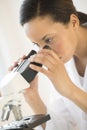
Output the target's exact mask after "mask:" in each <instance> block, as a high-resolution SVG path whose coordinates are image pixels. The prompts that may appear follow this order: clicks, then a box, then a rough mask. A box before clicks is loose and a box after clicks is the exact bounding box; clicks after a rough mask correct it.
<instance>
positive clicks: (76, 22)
mask: <svg viewBox="0 0 87 130" xmlns="http://www.w3.org/2000/svg"><path fill="white" fill-rule="evenodd" d="M70 24H71V25H72V27H73V28H77V27H78V26H79V25H80V21H79V18H78V17H77V16H76V15H75V14H71V15H70Z"/></svg>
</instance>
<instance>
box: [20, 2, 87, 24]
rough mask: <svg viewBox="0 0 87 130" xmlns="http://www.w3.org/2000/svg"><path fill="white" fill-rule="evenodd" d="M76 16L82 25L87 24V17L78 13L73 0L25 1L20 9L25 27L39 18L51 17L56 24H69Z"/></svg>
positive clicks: (21, 19)
mask: <svg viewBox="0 0 87 130" xmlns="http://www.w3.org/2000/svg"><path fill="white" fill-rule="evenodd" d="M71 14H75V15H76V16H78V18H79V19H80V23H81V24H83V23H85V22H87V15H86V14H84V13H81V12H77V11H76V9H75V6H74V5H73V2H72V0H24V1H23V3H22V5H21V8H20V23H21V25H24V24H25V23H27V22H28V21H30V20H32V19H34V18H35V17H37V16H40V17H44V16H50V17H51V18H52V20H53V21H54V22H57V21H58V22H62V23H64V24H66V23H68V22H69V20H70V15H71Z"/></svg>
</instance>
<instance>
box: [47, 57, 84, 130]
mask: <svg viewBox="0 0 87 130" xmlns="http://www.w3.org/2000/svg"><path fill="white" fill-rule="evenodd" d="M65 67H66V70H67V72H68V74H69V76H70V78H71V80H72V81H73V82H74V83H75V84H76V85H77V86H78V87H80V88H81V89H84V90H85V91H86V90H87V67H86V71H85V76H84V83H83V86H81V83H80V79H79V74H78V72H77V70H76V67H75V63H74V59H71V60H70V61H69V62H68V63H67V64H65ZM50 89H51V93H50V98H49V99H50V102H49V105H48V113H49V114H50V116H51V120H50V121H48V122H47V125H46V130H87V114H86V113H85V112H83V111H82V110H81V109H80V108H79V107H78V106H76V105H75V104H74V103H73V102H71V101H70V100H68V99H67V98H65V97H63V96H61V95H60V94H59V93H58V92H57V91H56V90H55V89H54V87H51V88H50ZM77 94H78V93H77Z"/></svg>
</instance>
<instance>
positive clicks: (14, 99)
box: [0, 46, 50, 130]
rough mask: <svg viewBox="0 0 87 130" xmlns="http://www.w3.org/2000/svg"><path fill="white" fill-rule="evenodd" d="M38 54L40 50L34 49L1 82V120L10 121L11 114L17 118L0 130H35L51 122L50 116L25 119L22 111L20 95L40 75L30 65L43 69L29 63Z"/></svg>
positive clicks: (47, 47) (31, 116)
mask: <svg viewBox="0 0 87 130" xmlns="http://www.w3.org/2000/svg"><path fill="white" fill-rule="evenodd" d="M44 48H45V49H49V46H45V47H44ZM44 48H43V49H44ZM37 52H38V48H37V47H34V48H33V50H31V51H30V53H29V54H28V55H27V56H26V58H25V59H24V60H23V61H22V62H21V63H20V64H18V65H17V67H15V68H14V69H13V71H11V72H10V73H8V74H7V75H6V76H5V77H4V78H3V79H2V80H1V82H0V93H1V97H0V119H1V120H2V121H6V120H8V119H9V116H10V113H11V112H12V113H13V115H14V118H15V120H14V121H12V122H10V123H8V124H5V125H3V126H0V130H33V129H34V128H35V127H37V126H39V125H41V124H43V123H45V122H46V121H48V120H50V115H49V114H46V115H44V114H38V115H30V116H27V117H23V115H22V111H21V99H20V93H23V92H24V91H25V89H26V88H28V87H29V86H30V85H29V84H30V82H31V81H32V80H33V79H34V78H35V76H36V75H37V73H38V72H37V71H34V70H32V69H31V68H29V64H35V65H37V66H41V67H42V65H41V64H39V63H35V62H30V61H29V58H30V56H32V55H34V54H37Z"/></svg>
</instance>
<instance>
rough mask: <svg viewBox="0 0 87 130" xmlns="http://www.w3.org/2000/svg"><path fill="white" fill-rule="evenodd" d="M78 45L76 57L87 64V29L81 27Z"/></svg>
mask: <svg viewBox="0 0 87 130" xmlns="http://www.w3.org/2000/svg"><path fill="white" fill-rule="evenodd" d="M78 39H79V41H78V45H77V48H76V51H75V56H76V57H77V58H78V59H79V60H80V61H83V63H86V64H87V28H84V27H80V29H79V32H78Z"/></svg>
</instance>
